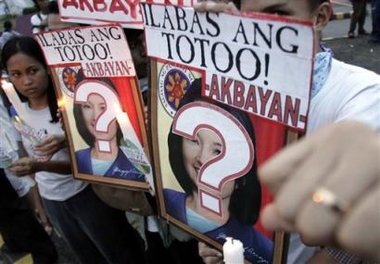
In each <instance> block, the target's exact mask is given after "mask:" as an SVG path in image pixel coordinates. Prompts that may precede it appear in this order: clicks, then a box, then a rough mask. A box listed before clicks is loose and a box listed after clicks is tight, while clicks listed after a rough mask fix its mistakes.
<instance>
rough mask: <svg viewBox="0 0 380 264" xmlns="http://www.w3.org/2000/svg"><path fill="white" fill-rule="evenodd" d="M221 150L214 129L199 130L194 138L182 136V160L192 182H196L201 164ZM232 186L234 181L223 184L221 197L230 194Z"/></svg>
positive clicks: (220, 142) (220, 143) (219, 141)
mask: <svg viewBox="0 0 380 264" xmlns="http://www.w3.org/2000/svg"><path fill="white" fill-rule="evenodd" d="M222 150H223V146H222V141H221V139H220V138H219V136H218V135H217V134H216V133H215V132H214V131H211V130H208V129H201V130H199V132H198V133H197V134H196V137H195V139H188V138H183V140H182V155H183V162H184V165H185V168H186V171H187V173H188V175H189V176H190V178H191V179H192V180H193V182H194V183H196V178H197V175H198V173H199V170H200V168H201V167H202V165H203V164H204V163H206V162H207V161H209V160H210V159H213V158H215V157H216V156H218V155H219V154H221V153H222ZM234 187H235V181H229V182H227V183H226V184H224V186H223V189H222V193H221V198H225V197H228V196H230V195H231V194H232V192H233V189H234Z"/></svg>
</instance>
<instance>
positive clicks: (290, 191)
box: [276, 149, 335, 222]
mask: <svg viewBox="0 0 380 264" xmlns="http://www.w3.org/2000/svg"><path fill="white" fill-rule="evenodd" d="M302 155H305V156H304V158H303V160H302V163H300V164H297V165H296V164H293V165H292V166H294V169H292V170H291V172H289V175H291V177H290V178H287V179H285V180H284V182H283V183H282V186H281V189H280V190H279V191H278V192H277V196H276V204H277V208H278V210H279V213H280V215H281V216H282V217H283V218H284V219H285V220H287V221H289V222H294V220H295V217H296V214H297V211H298V209H299V207H300V206H301V205H302V203H303V202H304V201H305V200H308V199H309V197H311V194H312V192H313V191H314V189H315V186H318V185H319V182H320V181H322V180H323V179H324V178H325V177H326V175H327V174H328V172H329V171H331V170H333V167H334V166H335V156H334V154H333V153H331V152H330V153H328V154H327V155H326V153H325V152H324V151H318V149H317V150H313V151H312V152H311V153H307V154H306V153H302ZM321 161H323V162H321ZM315 168H318V169H315ZM285 170H286V168H285Z"/></svg>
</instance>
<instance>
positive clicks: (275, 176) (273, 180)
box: [259, 140, 312, 194]
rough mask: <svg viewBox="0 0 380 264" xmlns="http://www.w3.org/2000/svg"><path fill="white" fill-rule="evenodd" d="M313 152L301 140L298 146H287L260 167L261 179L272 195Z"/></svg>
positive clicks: (310, 147) (307, 144)
mask: <svg viewBox="0 0 380 264" xmlns="http://www.w3.org/2000/svg"><path fill="white" fill-rule="evenodd" d="M311 151H312V145H311V144H310V143H309V141H308V142H305V141H303V140H300V141H299V142H297V144H292V145H289V146H287V147H286V148H285V149H283V150H281V151H280V152H278V153H277V154H276V155H275V156H273V157H272V158H270V159H269V160H268V161H267V162H266V163H265V164H264V165H262V166H261V167H259V178H260V180H261V182H262V183H263V184H265V186H266V187H268V188H269V189H270V190H271V192H272V193H274V194H276V193H277V192H278V190H279V188H280V187H281V186H282V184H283V183H284V182H285V181H286V180H287V179H288V177H290V176H292V175H293V174H294V171H295V170H297V169H298V165H299V164H300V163H301V162H302V161H303V160H304V159H306V158H307V157H308V156H309V155H310V152H311Z"/></svg>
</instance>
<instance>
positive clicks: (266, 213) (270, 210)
mask: <svg viewBox="0 0 380 264" xmlns="http://www.w3.org/2000/svg"><path fill="white" fill-rule="evenodd" d="M261 223H262V224H263V226H264V227H265V228H266V229H268V230H271V231H280V230H282V231H289V232H290V231H293V230H294V227H293V225H292V224H290V223H288V222H287V221H285V219H283V218H282V217H281V215H280V214H279V213H278V210H277V208H276V205H275V204H274V203H270V204H267V205H266V206H265V208H264V209H263V211H262V212H261Z"/></svg>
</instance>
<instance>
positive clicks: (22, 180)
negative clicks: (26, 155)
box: [0, 98, 36, 197]
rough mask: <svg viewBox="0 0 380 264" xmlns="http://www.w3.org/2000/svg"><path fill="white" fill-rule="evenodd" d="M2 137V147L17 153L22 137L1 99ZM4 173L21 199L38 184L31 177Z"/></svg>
mask: <svg viewBox="0 0 380 264" xmlns="http://www.w3.org/2000/svg"><path fill="white" fill-rule="evenodd" d="M0 135H1V139H0V140H1V143H2V146H4V145H5V144H8V145H10V146H11V147H12V148H13V149H14V150H15V151H17V147H18V146H17V141H21V137H20V134H19V133H18V132H17V130H16V129H15V127H14V126H13V124H12V122H11V119H10V117H9V113H8V111H7V109H6V108H5V106H4V103H3V100H2V98H0ZM5 137H7V138H5ZM4 172H5V175H6V176H7V178H8V180H9V182H10V184H11V185H12V187H13V188H14V189H15V191H16V192H17V194H18V196H19V197H22V196H24V195H26V194H27V193H28V192H29V190H30V188H31V187H33V186H34V185H35V184H36V183H35V182H34V180H33V179H32V178H30V177H29V176H25V177H16V176H14V175H13V174H12V173H11V172H10V171H9V170H7V169H5V170H4Z"/></svg>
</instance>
